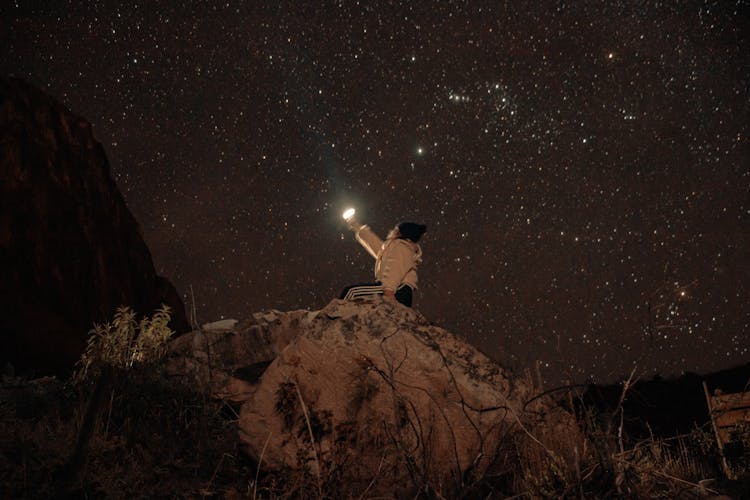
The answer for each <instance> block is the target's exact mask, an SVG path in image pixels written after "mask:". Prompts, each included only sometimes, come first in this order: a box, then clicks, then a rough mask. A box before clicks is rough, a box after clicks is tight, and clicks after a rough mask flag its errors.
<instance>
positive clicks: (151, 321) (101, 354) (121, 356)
mask: <svg viewBox="0 0 750 500" xmlns="http://www.w3.org/2000/svg"><path fill="white" fill-rule="evenodd" d="M169 319H170V309H169V307H168V306H166V305H162V307H161V308H159V309H158V310H157V311H156V312H155V313H154V315H153V316H152V317H151V318H149V317H144V318H143V319H141V320H140V321H136V315H135V312H133V311H132V310H131V309H130V308H129V307H126V306H121V307H119V308H118V309H117V312H116V313H115V317H114V319H113V320H112V322H111V323H106V324H104V325H94V329H93V330H91V331H90V332H89V339H88V342H87V345H86V351H85V352H84V353H83V355H82V356H81V359H79V360H78V363H76V370H75V373H74V374H73V380H74V381H75V382H76V383H82V382H84V381H86V380H92V379H95V378H96V377H97V376H98V375H99V373H100V372H101V369H102V367H103V366H110V367H113V368H119V369H128V368H131V367H133V365H135V364H142V365H145V364H151V363H155V362H157V361H159V360H160V359H161V358H162V357H164V354H165V353H166V351H167V343H168V342H169V339H170V337H172V335H173V334H174V332H173V331H172V330H171V329H170V328H169V326H168V324H169Z"/></svg>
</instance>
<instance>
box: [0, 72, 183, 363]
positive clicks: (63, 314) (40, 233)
mask: <svg viewBox="0 0 750 500" xmlns="http://www.w3.org/2000/svg"><path fill="white" fill-rule="evenodd" d="M161 303H166V304H167V305H169V306H170V307H171V308H172V315H173V316H172V317H173V320H172V325H171V326H172V328H173V329H175V330H177V331H186V330H187V329H188V328H187V325H188V324H187V320H186V316H185V310H184V306H183V304H182V301H181V299H180V297H179V294H178V293H177V292H176V290H175V289H174V287H173V286H172V284H171V283H170V282H169V281H167V280H166V279H164V278H162V277H160V276H158V275H157V274H156V270H155V268H154V264H153V261H152V259H151V254H150V252H149V250H148V248H147V247H146V244H145V242H144V240H143V236H142V234H141V230H140V227H139V225H138V223H137V222H136V220H135V219H134V218H133V215H132V214H131V213H130V211H129V210H128V208H127V206H126V204H125V201H124V199H123V197H122V195H121V193H120V192H119V191H118V189H117V186H116V184H115V182H114V180H113V178H112V176H111V174H110V170H109V164H108V162H107V158H106V156H105V154H104V150H103V148H102V146H101V144H99V143H98V142H97V141H96V140H95V139H94V137H93V135H92V131H91V125H90V124H89V123H88V122H87V121H86V120H84V119H83V118H80V117H78V116H76V115H75V114H73V113H71V112H70V111H68V110H67V109H66V108H65V107H64V106H63V105H61V104H60V103H58V102H57V101H56V100H54V99H53V98H51V97H49V96H48V95H46V94H44V93H43V92H41V91H40V90H38V89H36V88H34V87H32V86H31V85H29V84H26V83H25V82H23V81H21V80H17V79H9V78H0V304H2V314H0V352H1V353H2V354H1V355H0V361H3V362H6V361H10V362H11V363H12V364H13V365H14V366H15V367H16V368H17V369H20V370H24V371H26V370H30V371H34V372H36V373H55V372H57V373H60V372H65V371H67V370H68V369H70V368H71V367H72V365H73V363H74V362H75V360H76V359H77V358H78V356H79V355H80V353H81V352H82V351H83V348H84V345H85V340H86V337H87V335H88V331H89V330H90V329H91V328H92V325H93V324H94V323H100V322H104V321H108V320H110V319H111V317H112V315H113V313H114V311H115V309H116V308H117V307H118V306H120V305H128V306H130V307H132V308H133V309H135V310H136V311H138V312H139V313H142V314H151V312H153V310H154V309H156V308H157V307H159V305H160V304H161Z"/></svg>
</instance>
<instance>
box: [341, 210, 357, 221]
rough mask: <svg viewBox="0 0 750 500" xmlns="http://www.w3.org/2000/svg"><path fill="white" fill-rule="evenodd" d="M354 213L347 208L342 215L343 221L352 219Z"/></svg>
mask: <svg viewBox="0 0 750 500" xmlns="http://www.w3.org/2000/svg"><path fill="white" fill-rule="evenodd" d="M354 212H355V210H354V209H353V208H347V209H346V210H344V214H343V217H344V220H349V219H351V218H352V217H354Z"/></svg>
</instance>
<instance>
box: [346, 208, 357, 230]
mask: <svg viewBox="0 0 750 500" xmlns="http://www.w3.org/2000/svg"><path fill="white" fill-rule="evenodd" d="M355 212H356V211H355V210H354V209H353V208H347V209H346V210H344V213H343V214H342V217H343V218H344V220H345V221H346V223H347V224H349V229H351V230H352V231H359V228H361V227H362V224H360V223H359V222H358V221H357V219H355V218H354V214H355Z"/></svg>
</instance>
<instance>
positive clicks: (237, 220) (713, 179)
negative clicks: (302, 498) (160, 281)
mask: <svg viewBox="0 0 750 500" xmlns="http://www.w3.org/2000/svg"><path fill="white" fill-rule="evenodd" d="M120 4H127V5H126V6H121V5H120ZM0 14H1V15H2V29H1V30H0V72H1V73H3V74H8V75H12V76H18V77H21V78H23V79H25V80H28V81H30V82H32V83H34V84H36V85H38V86H40V87H41V88H43V89H45V90H46V91H47V92H49V93H50V94H52V95H53V96H55V97H57V98H58V99H59V100H61V101H62V102H63V103H64V104H65V105H66V106H67V107H69V108H70V109H71V110H72V111H74V112H75V113H77V114H80V115H82V116H84V117H85V118H87V119H88V120H89V121H91V122H92V123H93V126H94V134H95V136H96V137H97V139H98V140H99V141H101V142H102V143H103V145H104V147H105V149H106V151H107V154H108V157H109V160H110V163H111V167H112V173H113V175H114V177H115V179H116V180H117V183H118V185H119V187H120V189H121V191H122V192H123V194H124V195H125V198H126V200H127V202H128V205H129V207H130V208H131V210H132V211H133V213H134V215H135V216H136V218H137V219H138V221H139V222H140V224H141V225H142V227H143V231H144V235H145V238H146V241H147V243H148V244H149V247H150V248H151V251H152V253H153V257H154V261H155V264H156V266H157V269H158V270H159V272H160V273H161V274H163V275H165V276H167V277H168V278H169V279H171V280H172V282H173V283H174V284H175V285H176V286H177V288H178V289H179V290H180V292H181V293H182V294H183V296H184V297H185V301H186V304H189V303H190V302H191V300H190V294H189V292H190V289H191V287H192V290H193V293H194V296H195V302H196V306H197V315H198V319H199V321H200V322H207V321H213V320H217V319H221V318H224V317H234V318H246V317H248V316H249V315H250V314H251V313H252V312H256V311H260V310H264V309H270V308H274V309H280V310H291V309H299V308H309V309H319V308H321V307H322V306H324V305H325V304H326V303H327V302H328V301H329V300H330V299H331V298H332V297H333V296H335V295H337V294H338V292H339V290H340V289H341V288H342V287H343V286H344V285H346V284H349V283H352V282H357V281H365V280H369V279H370V278H371V273H372V264H373V263H372V261H371V259H370V257H369V256H368V255H367V254H366V253H365V251H364V250H363V249H362V248H360V247H359V245H358V244H357V243H356V242H355V241H354V239H353V237H352V235H351V234H350V233H349V232H348V231H347V230H346V227H345V225H344V223H343V221H342V220H341V212H342V211H343V209H344V208H346V207H347V206H349V205H352V206H355V207H356V208H357V211H358V215H359V218H360V219H361V220H362V222H366V223H368V224H369V225H370V226H372V227H373V228H374V229H375V230H376V231H377V232H379V233H380V234H381V236H384V235H385V233H387V231H388V229H390V228H391V227H392V226H393V225H394V224H395V223H397V222H399V221H402V220H414V221H417V222H423V223H426V224H427V225H428V228H429V229H428V233H427V234H426V235H425V238H424V240H423V242H422V247H423V250H424V254H425V258H424V263H423V265H422V267H421V268H420V280H421V287H420V290H419V293H418V295H417V297H416V303H415V306H416V308H417V309H419V310H420V311H421V312H422V313H424V314H425V315H426V316H427V318H428V319H430V320H431V321H433V322H435V323H437V324H439V325H440V326H443V327H445V328H447V329H449V330H451V331H454V332H456V333H459V334H463V335H465V336H466V337H467V338H468V339H469V340H470V341H471V342H472V343H474V344H475V345H477V346H478V347H480V348H481V349H483V350H484V351H485V352H487V353H488V354H489V355H491V356H493V357H494V358H496V359H498V360H499V361H501V362H502V363H504V364H506V365H509V366H513V367H515V368H517V369H523V368H525V367H532V366H533V365H534V363H535V361H537V360H539V361H540V362H541V367H542V372H543V374H544V375H545V377H546V378H547V379H548V380H550V381H551V382H552V383H557V382H560V381H562V380H569V379H570V380H573V381H576V382H582V381H586V380H593V381H596V382H605V381H612V380H614V379H617V378H620V377H622V376H623V375H625V374H627V373H629V372H630V370H631V369H632V367H633V364H634V363H637V366H638V367H639V368H638V373H639V374H640V375H641V376H644V377H650V376H652V375H654V374H657V373H658V374H661V375H665V376H668V375H676V374H680V373H683V372H685V371H698V372H702V371H708V370H716V369H720V368H724V367H728V366H733V365H737V364H740V363H746V362H748V361H749V360H750V352H749V349H750V306H749V305H748V302H749V300H750V285H749V284H748V283H749V282H750V154H749V153H750V151H749V149H748V132H749V128H750V127H749V124H750V112H749V111H750V104H749V101H750V93H749V92H750V91H749V90H748V89H749V88H750V82H749V80H750V57H749V56H748V48H750V40H749V39H750V6H749V5H748V2H734V1H721V2H699V1H691V0H684V1H663V2H657V1H630V2H625V1H591V0H584V1H577V2H561V1H558V2H552V1H549V2H539V1H536V0H534V1H506V2H501V1H492V2H459V1H453V2H448V1H446V2H351V1H341V2H327V3H322V2H301V1H299V2H297V1H282V2H275V1H274V2H237V1H223V2H218V1H201V2H199V1H190V0H188V1H179V2H174V1H165V0H159V1H134V2H116V1H106V0H105V1H98V2H89V1H70V2H67V1H48V2H42V1H25V0H16V1H15V2H13V1H8V2H3V6H2V7H0Z"/></svg>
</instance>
